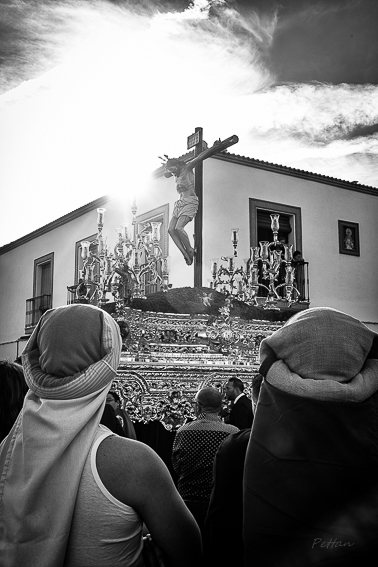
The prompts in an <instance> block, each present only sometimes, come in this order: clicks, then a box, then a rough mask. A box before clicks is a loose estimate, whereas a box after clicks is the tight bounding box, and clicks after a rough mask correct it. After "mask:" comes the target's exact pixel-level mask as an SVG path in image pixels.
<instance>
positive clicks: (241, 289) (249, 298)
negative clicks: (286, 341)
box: [211, 214, 299, 309]
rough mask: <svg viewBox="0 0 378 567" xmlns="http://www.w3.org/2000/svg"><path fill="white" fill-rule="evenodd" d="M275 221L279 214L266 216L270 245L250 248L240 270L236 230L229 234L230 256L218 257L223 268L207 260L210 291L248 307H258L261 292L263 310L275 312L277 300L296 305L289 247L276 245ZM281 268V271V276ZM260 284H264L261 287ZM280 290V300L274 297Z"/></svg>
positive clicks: (264, 243) (291, 256)
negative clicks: (269, 224)
mask: <svg viewBox="0 0 378 567" xmlns="http://www.w3.org/2000/svg"><path fill="white" fill-rule="evenodd" d="M279 217H280V215H279V214H272V215H270V218H271V229H272V232H273V241H272V242H268V241H261V242H260V243H259V244H260V247H258V246H256V247H251V248H250V257H249V258H244V263H245V266H244V267H243V266H241V267H239V268H236V267H235V257H237V246H238V229H237V228H233V229H232V230H231V241H232V245H233V248H234V253H233V256H222V257H221V261H223V262H227V267H226V266H224V265H219V260H218V258H214V259H212V260H211V275H212V282H211V287H212V288H213V289H215V290H216V291H221V292H222V293H226V294H229V295H233V296H235V297H236V298H237V299H239V300H240V301H244V302H245V303H248V304H249V305H255V306H258V305H259V303H258V301H257V292H258V290H259V288H264V289H266V290H267V297H266V300H265V303H264V304H263V307H264V309H279V307H278V305H277V300H279V299H281V300H282V299H285V300H286V302H287V305H288V306H290V305H292V304H293V303H296V302H297V301H298V298H299V291H298V289H297V288H296V287H295V285H294V276H295V269H294V268H293V266H292V260H293V245H292V244H283V245H282V244H280V243H279V242H278V231H279ZM279 248H281V250H280V249H279ZM281 267H284V269H285V271H284V274H283V270H281ZM280 274H281V275H282V279H283V281H281V282H279V276H280ZM259 275H260V281H259ZM263 281H264V282H265V283H262V282H263ZM281 288H284V294H283V297H281V296H280V295H279V293H278V290H279V289H281Z"/></svg>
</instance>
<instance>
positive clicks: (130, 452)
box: [0, 304, 201, 567]
mask: <svg viewBox="0 0 378 567" xmlns="http://www.w3.org/2000/svg"><path fill="white" fill-rule="evenodd" d="M120 353H121V337H120V332H119V327H118V325H117V323H116V321H115V320H114V319H113V318H112V317H111V316H110V315H109V314H108V313H106V312H105V311H103V310H101V309H98V308H97V307H94V306H91V305H82V304H74V305H69V306H65V307H59V308H57V309H51V310H49V311H47V312H46V313H45V314H44V315H43V316H42V318H41V319H40V321H39V323H38V324H37V326H36V328H35V329H34V331H33V333H32V335H31V337H30V339H29V341H28V343H27V346H26V348H25V350H24V353H23V355H22V362H23V367H24V373H25V379H26V382H27V384H28V386H29V391H28V393H27V395H26V397H25V400H24V405H23V408H22V410H21V412H20V414H19V416H18V418H17V420H16V422H15V424H14V426H13V428H12V430H11V431H10V433H9V435H8V436H7V437H6V438H5V439H4V441H3V443H2V444H1V446H0V474H1V476H0V558H1V561H0V563H1V565H2V567H21V566H22V567H37V566H38V567H78V566H80V567H85V566H86V567H94V566H98V565H101V567H119V566H121V565H122V566H123V567H139V566H142V565H143V560H142V546H143V541H142V527H143V522H144V523H145V524H146V525H147V527H148V530H149V531H150V533H151V535H152V537H153V539H154V540H155V542H156V543H157V545H158V546H160V548H161V549H162V551H163V553H164V554H165V555H166V557H167V559H168V561H169V564H170V565H177V566H179V565H180V566H183V565H185V566H189V565H193V564H195V563H196V562H198V558H199V557H200V553H201V542H200V535H199V531H198V528H197V526H196V524H195V522H194V519H193V518H192V516H191V515H190V514H189V513H188V511H187V509H186V506H185V504H184V502H183V501H182V500H181V498H180V496H179V494H178V493H177V490H176V488H175V487H174V484H173V481H172V479H171V477H170V475H169V473H168V471H167V469H166V467H165V465H164V464H163V463H162V461H161V459H160V458H159V457H158V456H157V455H156V454H155V453H154V452H153V451H152V450H151V449H150V448H148V447H147V446H146V445H143V444H142V443H139V442H137V441H134V440H130V439H126V438H123V437H118V436H117V435H114V434H113V433H112V432H111V431H110V430H109V429H107V428H106V427H104V426H103V425H101V424H100V419H101V416H102V413H103V410H104V406H105V401H106V396H107V393H108V392H109V390H110V388H111V385H112V380H113V378H114V377H115V376H116V373H117V367H118V364H119V360H120Z"/></svg>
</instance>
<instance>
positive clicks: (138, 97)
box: [0, 0, 378, 246]
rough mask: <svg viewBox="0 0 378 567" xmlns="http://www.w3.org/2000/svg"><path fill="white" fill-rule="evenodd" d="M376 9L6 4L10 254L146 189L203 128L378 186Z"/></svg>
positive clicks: (3, 76)
mask: <svg viewBox="0 0 378 567" xmlns="http://www.w3.org/2000/svg"><path fill="white" fill-rule="evenodd" d="M377 22H378V2H377V1H376V0H281V1H279V2H278V1H277V2H276V1H274V0H252V1H248V0H244V1H239V2H238V1H232V0H228V1H225V0H213V1H205V0H195V1H194V2H185V1H177V2H173V1H166V2H164V1H162V2H155V3H154V2H153V1H151V0H149V1H140V0H139V1H138V0H135V1H127V0H118V1H115V0H71V1H69V0H0V191H1V204H2V222H1V227H0V246H2V245H4V244H7V243H9V242H12V241H14V240H16V239H17V238H20V237H21V236H24V235H25V234H28V233H29V232H31V231H33V230H36V229H37V228H39V227H40V226H43V225H45V224H47V223H49V222H51V221H53V220H55V219H56V218H59V217H60V216H62V215H64V214H66V213H68V212H70V211H72V210H74V209H76V208H78V207H81V206H82V205H84V204H86V203H88V202H90V201H93V200H94V199H97V198H98V197H101V196H103V195H116V196H120V195H122V196H124V197H125V198H126V196H127V197H128V198H129V199H131V198H132V194H135V193H136V194H138V192H139V191H143V186H144V181H143V180H144V179H145V178H147V177H148V176H149V175H150V174H151V172H152V171H153V170H154V169H156V168H157V167H159V166H160V159H159V158H158V156H160V155H162V154H168V155H169V156H170V157H177V156H179V155H182V154H183V153H185V152H186V140H187V137H188V136H189V135H190V134H191V133H193V132H194V130H195V128H196V127H198V126H201V127H202V128H203V132H204V139H205V140H206V141H207V143H208V144H209V145H211V144H213V143H214V141H215V140H217V139H219V138H221V139H224V138H227V137H229V136H231V135H234V134H236V135H237V136H238V137H239V142H238V144H237V145H235V146H233V147H232V148H230V150H229V151H230V152H231V153H236V154H239V155H244V156H247V157H251V158H256V159H259V160H263V161H267V162H270V163H275V164H281V165H285V166H289V167H295V168H298V169H301V170H304V171H310V172H313V173H319V174H322V175H328V176H330V177H336V178H338V179H343V180H346V181H358V182H359V183H361V184H364V185H369V186H373V187H378V165H377V164H378V160H377V157H378V65H377V60H378V33H377V27H378V26H377Z"/></svg>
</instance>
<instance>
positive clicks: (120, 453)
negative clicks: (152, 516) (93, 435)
mask: <svg viewBox="0 0 378 567" xmlns="http://www.w3.org/2000/svg"><path fill="white" fill-rule="evenodd" d="M96 465H97V470H98V474H99V476H100V479H101V481H102V483H103V484H104V486H105V488H106V489H107V490H108V491H109V492H110V494H112V495H113V496H114V497H115V498H117V500H120V501H121V502H123V503H125V504H128V505H130V506H133V507H135V505H136V504H137V503H139V502H140V501H141V500H143V498H144V495H145V493H146V492H147V493H150V490H151V486H153V485H154V484H156V483H159V482H161V481H162V480H163V481H164V480H165V477H166V475H167V474H168V475H169V473H168V469H167V468H166V466H165V464H164V463H163V461H162V460H161V459H160V457H159V456H158V455H157V454H156V453H155V451H153V450H152V449H151V448H150V447H148V446H147V445H145V444H144V443H141V442H140V441H134V440H133V439H127V438H125V437H118V436H116V435H112V436H110V437H106V438H105V439H104V440H103V441H102V442H101V443H100V445H99V447H98V450H97V456H96Z"/></svg>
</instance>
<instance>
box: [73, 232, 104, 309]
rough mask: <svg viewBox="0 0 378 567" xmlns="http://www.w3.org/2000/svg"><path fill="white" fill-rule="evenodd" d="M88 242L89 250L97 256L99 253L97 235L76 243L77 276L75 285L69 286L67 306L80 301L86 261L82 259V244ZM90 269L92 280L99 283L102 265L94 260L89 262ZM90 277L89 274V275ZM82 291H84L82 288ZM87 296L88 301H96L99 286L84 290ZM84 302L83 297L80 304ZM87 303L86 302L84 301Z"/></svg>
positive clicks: (75, 275)
mask: <svg viewBox="0 0 378 567" xmlns="http://www.w3.org/2000/svg"><path fill="white" fill-rule="evenodd" d="M85 241H88V242H90V243H91V245H90V247H89V250H90V252H92V254H94V255H95V256H97V252H98V244H97V233H96V234H92V235H91V236H87V237H85V238H82V239H81V240H78V241H77V242H76V243H75V274H74V284H73V285H71V286H67V304H71V303H76V302H77V300H78V297H77V295H78V294H77V291H79V290H78V286H79V284H80V282H81V280H82V275H83V274H82V271H83V268H84V261H83V258H82V245H81V243H82V242H85ZM88 268H89V269H90V270H91V272H90V274H89V275H90V280H91V281H93V282H98V281H99V277H100V265H99V263H98V262H97V261H96V260H95V259H94V258H93V259H92V261H90V262H89V264H88ZM87 275H88V274H87ZM80 290H81V291H82V289H81V288H80ZM84 291H85V294H84V295H85V296H86V297H87V301H88V302H89V301H90V300H94V299H95V296H96V291H97V286H96V285H95V284H94V283H93V284H91V286H90V287H89V288H86V289H84ZM82 302H83V297H81V298H80V303H82ZM84 302H85V301H84Z"/></svg>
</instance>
